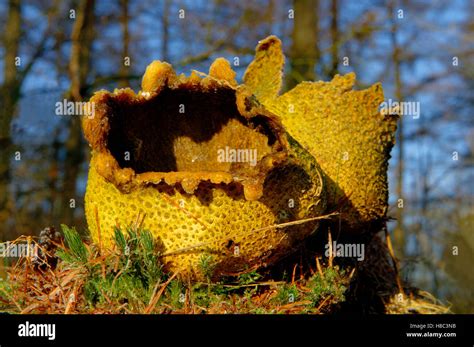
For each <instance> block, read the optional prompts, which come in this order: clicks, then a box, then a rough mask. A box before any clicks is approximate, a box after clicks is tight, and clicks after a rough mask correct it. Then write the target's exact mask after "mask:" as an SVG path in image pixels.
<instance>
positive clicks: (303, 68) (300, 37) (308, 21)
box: [286, 0, 320, 89]
mask: <svg viewBox="0 0 474 347" xmlns="http://www.w3.org/2000/svg"><path fill="white" fill-rule="evenodd" d="M293 9H294V15H295V17H294V19H293V21H294V23H293V32H292V41H293V43H292V46H291V50H290V53H289V58H290V73H289V74H288V77H287V81H286V83H287V88H288V89H291V88H293V87H294V86H295V85H296V84H298V83H299V82H301V81H314V80H315V79H316V72H315V66H316V63H317V61H318V60H319V56H320V52H319V48H318V31H319V30H318V26H319V18H318V10H319V0H294V2H293Z"/></svg>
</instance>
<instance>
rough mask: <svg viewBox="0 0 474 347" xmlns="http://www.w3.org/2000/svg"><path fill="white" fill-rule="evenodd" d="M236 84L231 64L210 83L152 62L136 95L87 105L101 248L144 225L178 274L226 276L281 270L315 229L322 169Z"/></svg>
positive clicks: (94, 230) (92, 222) (92, 197)
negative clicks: (268, 266) (208, 271)
mask: <svg viewBox="0 0 474 347" xmlns="http://www.w3.org/2000/svg"><path fill="white" fill-rule="evenodd" d="M234 76H235V73H233V72H232V70H231V69H230V67H229V65H228V63H227V62H226V61H225V60H223V59H218V60H217V61H216V62H215V63H214V64H213V65H212V66H211V69H210V74H209V76H205V77H200V75H199V74H198V73H196V72H193V73H192V74H191V75H190V76H189V77H185V76H183V75H180V76H177V75H176V74H175V73H174V71H173V69H172V68H171V66H170V65H169V64H167V63H161V62H154V63H152V64H150V66H149V67H148V68H147V71H146V73H145V76H144V78H143V82H142V91H140V92H139V93H138V94H135V93H134V92H133V91H132V90H130V89H121V90H115V91H114V92H113V93H109V92H105V91H100V92H97V93H96V94H95V95H94V96H93V97H92V98H91V100H90V102H91V103H93V105H94V110H95V112H94V114H93V116H92V117H88V118H85V119H84V123H83V126H84V133H85V136H86V138H87V140H88V141H89V143H90V145H91V147H92V159H91V165H90V171H89V178H88V185H87V191H86V198H85V202H86V205H85V210H86V217H87V221H88V225H89V229H90V232H91V235H92V238H93V240H94V241H95V242H96V243H98V244H99V246H100V247H112V246H113V235H114V229H115V228H116V227H120V228H125V227H127V226H130V225H133V224H137V221H139V222H138V224H140V227H141V228H143V229H147V230H149V231H150V232H151V233H152V234H153V235H154V237H155V238H156V239H158V240H159V244H160V245H162V248H161V249H160V252H161V254H162V256H163V259H164V261H165V263H166V264H167V265H168V267H169V268H170V269H171V270H177V271H179V272H180V273H182V274H191V275H192V276H195V277H202V276H203V273H202V271H200V268H199V264H200V263H201V260H202V257H208V258H209V257H211V258H210V259H212V262H213V268H214V269H215V273H214V276H219V275H223V274H232V273H236V272H241V271H245V270H246V269H252V268H255V267H258V266H260V265H262V264H265V263H270V262H273V261H275V260H277V259H278V258H279V257H281V256H282V255H283V254H286V253H288V252H289V251H290V250H291V249H292V248H293V247H294V246H295V244H296V243H297V242H298V241H301V240H302V239H304V238H305V237H307V236H308V235H309V234H311V233H312V232H314V230H315V229H316V228H317V221H315V220H311V218H312V217H317V216H319V215H320V214H321V213H322V212H323V210H324V201H323V199H322V198H321V191H322V179H321V176H320V174H319V170H318V166H317V164H316V162H315V161H314V159H313V158H312V157H311V156H309V155H307V154H306V152H305V151H304V150H303V149H302V148H301V147H300V146H299V145H298V144H297V143H296V142H295V141H294V140H292V139H291V138H288V137H287V135H286V133H285V131H284V129H283V127H282V125H281V123H280V121H279V119H278V118H277V117H276V116H274V115H273V114H271V113H270V112H268V111H267V110H266V109H265V108H264V107H263V106H262V105H261V104H260V103H259V102H258V101H257V100H256V98H255V97H254V96H253V95H252V94H251V93H250V92H249V91H248V90H247V88H246V87H245V86H237V85H236V83H235V81H234ZM301 219H310V220H309V221H307V222H305V223H301V222H300V221H301ZM292 222H295V223H292Z"/></svg>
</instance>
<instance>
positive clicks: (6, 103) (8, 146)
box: [0, 0, 21, 227]
mask: <svg viewBox="0 0 474 347" xmlns="http://www.w3.org/2000/svg"><path fill="white" fill-rule="evenodd" d="M5 32H6V33H7V35H5V41H4V42H5V45H4V52H5V58H4V70H3V74H4V78H5V80H4V82H3V84H2V86H1V88H0V91H1V93H0V104H1V107H0V225H1V226H2V227H5V225H6V221H7V220H8V219H9V217H10V216H11V213H12V208H13V206H12V201H11V199H10V193H9V189H8V187H9V182H10V161H11V159H12V153H13V152H12V151H13V150H12V140H11V130H10V128H11V122H12V119H13V116H14V114H15V108H16V104H17V101H18V98H19V95H20V83H19V78H18V68H17V66H16V65H15V63H16V62H15V60H16V58H17V56H18V49H19V44H20V37H21V5H20V1H19V0H10V1H9V4H8V20H7V23H6V27H5Z"/></svg>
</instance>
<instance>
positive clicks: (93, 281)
mask: <svg viewBox="0 0 474 347" xmlns="http://www.w3.org/2000/svg"><path fill="white" fill-rule="evenodd" d="M63 234H64V239H63V241H62V242H61V243H60V244H58V245H57V249H56V250H55V254H54V255H52V254H50V256H52V257H50V258H46V257H45V251H44V250H43V252H41V251H40V255H41V254H42V257H41V256H40V258H38V259H36V260H34V259H31V258H22V259H21V260H20V261H18V262H16V263H15V264H12V265H11V266H9V267H7V268H6V269H7V271H6V275H7V276H6V278H5V279H3V280H1V281H0V311H2V312H9V313H49V314H55V313H66V314H68V313H70V314H72V313H80V314H93V313H125V314H126V313H147V314H163V313H211V314H222V313H241V314H247V313H250V314H282V313H283V314H284V313H313V314H327V313H334V312H338V311H341V309H342V308H343V307H344V304H345V301H346V297H349V296H350V295H349V291H350V290H349V289H350V285H351V283H352V282H353V281H354V278H353V276H354V273H355V268H351V267H345V268H342V267H339V266H338V265H332V260H331V261H330V262H328V263H327V264H326V263H325V262H324V261H323V260H322V259H321V261H319V259H318V261H317V263H316V264H317V269H316V270H315V271H308V272H306V273H303V272H301V267H299V270H300V272H301V273H299V277H298V278H296V274H297V268H298V264H295V266H294V267H293V271H292V273H291V274H289V273H286V272H284V273H282V274H281V276H279V277H280V279H279V280H274V279H272V278H271V276H270V277H269V273H268V272H267V273H265V272H262V273H259V272H256V271H249V272H246V273H242V274H240V275H238V276H234V277H228V278H227V277H226V278H224V279H222V280H220V281H219V282H215V281H211V278H212V276H213V268H214V265H215V264H214V263H213V258H212V256H202V258H201V261H200V267H201V271H202V272H203V273H204V274H205V277H206V278H207V280H206V281H203V282H191V280H189V279H188V280H187V279H186V278H182V277H180V276H179V274H178V273H169V272H167V271H166V269H165V268H164V267H163V265H162V264H161V262H160V254H159V251H158V248H159V245H157V244H156V242H155V241H154V239H153V237H152V236H151V234H150V233H149V232H148V231H146V230H135V229H132V228H129V229H128V230H126V231H122V230H118V229H116V230H115V247H114V249H113V250H105V251H104V250H102V251H101V250H99V249H98V248H97V247H96V246H95V245H93V244H89V243H88V242H85V241H84V240H83V239H82V238H81V236H80V235H79V233H77V232H76V231H75V230H74V229H73V228H69V227H66V226H63ZM30 241H31V240H30ZM33 242H34V241H33ZM56 257H57V264H55V266H51V264H50V263H51V259H55V258H56ZM418 297H419V295H418ZM392 299H393V298H392ZM412 299H413V300H414V301H413V300H412V301H410V302H412V303H411V304H410V305H412V306H413V303H414V302H416V303H417V304H416V305H417V307H418V309H424V310H431V312H433V313H438V312H442V310H443V309H444V312H446V311H447V310H446V309H445V308H444V307H442V306H438V305H436V304H435V303H433V302H428V301H426V300H424V301H423V300H422V301H420V300H421V299H420V298H418V299H415V298H412ZM407 305H408V301H407V302H405V304H404V305H401V303H400V302H398V301H396V300H388V301H387V310H386V311H387V312H389V313H390V312H393V313H403V312H405V311H406V309H407V307H405V309H404V308H403V306H407ZM416 305H415V306H416Z"/></svg>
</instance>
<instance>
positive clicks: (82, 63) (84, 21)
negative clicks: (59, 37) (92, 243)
mask: <svg viewBox="0 0 474 347" xmlns="http://www.w3.org/2000/svg"><path fill="white" fill-rule="evenodd" d="M94 7H95V1H94V0H82V1H81V2H80V5H79V8H78V10H77V13H76V21H75V23H74V26H73V29H72V46H71V58H70V61H69V74H70V78H71V89H70V100H71V101H73V102H77V101H82V100H83V99H84V97H85V89H86V88H85V86H86V82H87V81H86V80H87V76H88V71H89V68H90V55H91V47H92V42H93V39H94V18H95V17H94ZM79 117H80V115H75V116H72V119H71V122H70V128H69V137H68V140H67V141H66V143H65V147H66V159H65V163H64V182H63V190H62V199H61V204H62V205H61V206H62V211H63V213H62V214H61V216H62V218H63V220H64V222H65V223H69V224H74V210H75V207H74V206H72V205H71V203H72V199H73V201H74V205H75V206H76V207H77V206H78V197H77V192H76V183H77V177H78V176H79V172H80V166H81V164H82V163H83V161H84V152H83V140H82V132H81V122H80V118H79Z"/></svg>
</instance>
